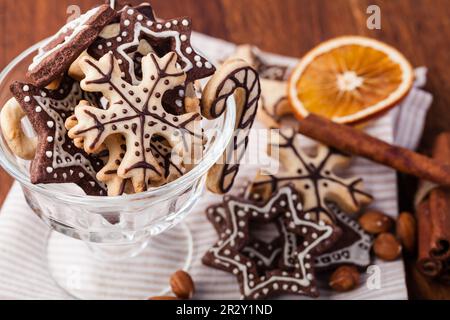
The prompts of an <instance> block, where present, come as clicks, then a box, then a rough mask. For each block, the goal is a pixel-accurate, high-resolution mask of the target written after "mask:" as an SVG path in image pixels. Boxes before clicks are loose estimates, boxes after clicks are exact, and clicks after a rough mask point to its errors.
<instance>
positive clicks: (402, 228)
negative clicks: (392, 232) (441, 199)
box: [396, 212, 417, 253]
mask: <svg viewBox="0 0 450 320" xmlns="http://www.w3.org/2000/svg"><path fill="white" fill-rule="evenodd" d="M416 228H417V224H416V218H414V216H413V215H412V214H411V213H409V212H402V213H401V214H400V215H399V217H398V219H397V227H396V230H397V237H398V239H399V240H400V242H401V244H402V246H403V248H405V250H406V251H407V252H409V253H413V252H414V249H415V247H416V232H417V231H416V230H417V229H416Z"/></svg>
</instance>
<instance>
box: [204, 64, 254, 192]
mask: <svg viewBox="0 0 450 320" xmlns="http://www.w3.org/2000/svg"><path fill="white" fill-rule="evenodd" d="M231 96H234V99H235V101H236V124H235V133H234V136H233V138H232V140H231V142H230V144H229V145H228V146H227V148H226V150H225V153H224V154H223V155H222V157H221V159H220V160H219V161H218V162H217V163H216V164H215V165H214V166H213V167H212V168H211V169H210V171H209V173H208V179H207V186H208V189H209V190H211V191H212V192H214V193H218V194H224V193H227V192H228V191H230V189H231V187H232V186H233V184H234V180H235V178H236V176H237V174H238V172H239V163H240V161H241V159H242V157H243V156H244V154H245V151H246V149H247V146H248V139H249V134H250V130H251V128H252V126H253V123H254V121H255V118H256V113H257V111H258V105H259V99H260V96H261V86H260V82H259V76H258V73H257V72H256V71H255V69H253V68H252V67H250V65H249V64H248V63H247V62H245V61H243V60H228V61H226V62H225V63H224V64H223V65H222V67H221V68H220V69H219V70H218V72H217V73H216V74H215V75H214V76H213V77H212V78H211V80H210V81H209V82H208V84H207V85H206V87H205V90H204V92H203V97H202V104H201V111H202V115H203V116H204V117H205V118H207V119H216V118H218V117H220V116H221V115H222V114H223V112H224V111H225V109H226V106H227V100H228V98H230V97H231Z"/></svg>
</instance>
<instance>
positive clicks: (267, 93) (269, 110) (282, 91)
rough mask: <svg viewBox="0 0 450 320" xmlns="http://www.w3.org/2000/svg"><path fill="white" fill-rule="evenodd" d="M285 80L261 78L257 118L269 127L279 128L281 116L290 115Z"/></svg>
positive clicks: (290, 109)
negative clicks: (259, 105)
mask: <svg viewBox="0 0 450 320" xmlns="http://www.w3.org/2000/svg"><path fill="white" fill-rule="evenodd" d="M292 114H293V112H292V108H291V105H290V103H289V98H288V97H287V82H284V81H276V80H267V79H261V108H259V111H258V120H260V121H261V122H263V123H264V124H265V125H266V126H267V127H269V128H280V127H281V121H282V118H283V117H285V116H288V115H292Z"/></svg>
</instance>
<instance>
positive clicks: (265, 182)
mask: <svg viewBox="0 0 450 320" xmlns="http://www.w3.org/2000/svg"><path fill="white" fill-rule="evenodd" d="M271 139H272V144H271V146H270V149H271V152H272V153H276V152H277V150H278V151H279V153H280V160H281V162H282V164H283V170H280V172H279V173H277V174H275V175H264V174H260V175H259V177H258V178H257V179H256V181H255V182H254V183H253V187H252V191H251V193H252V195H253V199H255V200H258V199H260V198H261V197H262V198H263V199H266V198H267V197H269V196H270V195H271V194H272V193H273V192H275V191H276V190H277V189H278V188H280V187H282V186H284V185H287V184H290V183H293V184H294V185H295V187H296V188H297V190H298V191H299V192H300V193H301V194H302V196H303V198H304V203H303V205H304V210H305V211H306V212H307V213H309V214H312V215H313V216H314V219H316V220H317V219H320V220H323V221H325V222H327V223H330V222H336V217H335V214H334V213H333V212H332V211H331V210H330V209H329V207H328V206H327V205H326V201H332V202H337V204H338V205H339V206H340V207H341V208H342V209H344V210H345V211H347V212H349V213H354V212H356V211H357V210H359V209H360V208H361V207H362V206H363V205H366V204H368V203H370V201H371V200H372V197H371V196H370V195H369V194H368V193H366V192H364V191H363V190H362V179H361V178H341V177H339V176H337V175H336V174H335V173H334V171H335V169H336V168H337V167H344V166H346V165H348V162H349V161H350V158H348V157H347V156H345V155H343V154H341V153H339V152H337V151H336V150H334V149H329V148H327V147H324V146H321V147H319V148H318V149H317V155H316V156H315V157H310V156H308V155H307V154H306V153H305V152H304V151H303V150H301V148H300V141H299V139H300V135H298V134H296V133H295V132H294V131H293V130H281V131H272V138H271ZM255 197H256V198H255Z"/></svg>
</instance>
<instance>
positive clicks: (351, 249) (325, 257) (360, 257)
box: [314, 203, 373, 271]
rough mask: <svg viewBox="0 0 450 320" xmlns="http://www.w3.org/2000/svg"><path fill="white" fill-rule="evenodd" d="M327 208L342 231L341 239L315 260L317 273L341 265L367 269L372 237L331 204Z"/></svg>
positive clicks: (369, 260)
mask: <svg viewBox="0 0 450 320" xmlns="http://www.w3.org/2000/svg"><path fill="white" fill-rule="evenodd" d="M327 205H328V207H329V208H330V210H331V211H333V213H334V214H335V216H336V218H337V225H338V227H339V228H340V229H341V230H342V237H341V238H340V239H339V241H337V242H336V243H335V244H334V245H333V246H332V247H331V248H330V249H328V250H327V251H326V252H325V253H323V254H322V255H320V256H317V257H316V259H315V264H314V265H315V267H316V270H317V271H322V270H325V271H326V270H330V269H332V268H335V267H338V266H341V265H349V264H350V265H354V266H357V267H360V268H365V267H367V266H368V265H369V264H370V262H371V257H370V250H371V248H372V244H373V237H372V236H371V235H370V234H368V233H367V232H365V231H364V230H363V229H362V228H361V226H360V224H359V223H358V222H357V221H356V220H354V219H352V218H351V217H349V216H348V214H346V213H345V212H342V211H341V210H340V209H339V207H338V206H337V205H335V204H333V203H328V204H327Z"/></svg>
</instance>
